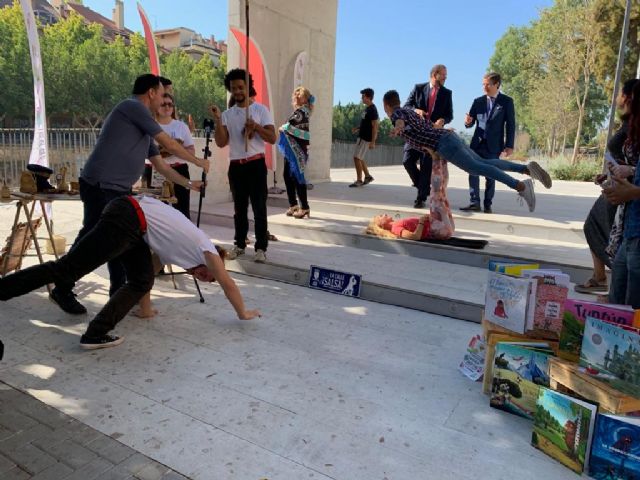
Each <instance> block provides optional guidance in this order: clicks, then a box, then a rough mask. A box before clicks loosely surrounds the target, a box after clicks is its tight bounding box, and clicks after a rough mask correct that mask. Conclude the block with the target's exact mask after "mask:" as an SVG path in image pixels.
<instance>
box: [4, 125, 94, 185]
mask: <svg viewBox="0 0 640 480" xmlns="http://www.w3.org/2000/svg"><path fill="white" fill-rule="evenodd" d="M99 132H100V130H97V129H96V130H93V129H84V128H51V129H49V130H48V138H47V140H48V143H49V164H50V165H51V167H52V168H53V169H57V168H59V167H60V166H62V165H65V166H66V167H67V171H68V172H69V173H70V174H71V176H73V177H77V176H78V174H79V173H80V169H81V168H82V166H83V165H84V162H85V161H86V159H87V156H88V155H89V153H90V152H91V150H92V149H93V147H94V145H95V144H96V139H97V138H98V133H99ZM32 143H33V129H32V128H0V175H2V178H3V179H5V180H6V181H7V183H8V184H10V185H11V186H17V185H18V182H19V180H20V173H21V172H22V171H23V170H24V169H25V167H26V165H27V163H29V155H30V154H31V145H32Z"/></svg>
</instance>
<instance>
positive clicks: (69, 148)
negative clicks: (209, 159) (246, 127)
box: [0, 128, 402, 186]
mask: <svg viewBox="0 0 640 480" xmlns="http://www.w3.org/2000/svg"><path fill="white" fill-rule="evenodd" d="M99 133H100V130H99V129H84V128H50V129H49V130H48V142H49V164H50V166H51V168H53V169H54V170H55V169H58V168H59V167H61V166H63V165H64V166H66V167H67V171H68V172H69V174H70V175H71V176H72V177H77V176H78V174H79V173H80V169H81V168H82V167H83V165H84V162H85V161H86V159H87V157H88V156H89V153H91V150H92V149H93V147H94V146H95V144H96V139H97V138H98V134H99ZM194 136H196V137H199V136H204V132H203V131H202V130H196V131H195V132H194ZM32 143H33V129H32V128H0V176H1V178H2V179H5V180H6V181H7V183H8V184H9V185H11V186H17V185H18V182H19V180H20V174H21V172H22V171H23V170H24V169H25V167H26V165H27V163H29V155H30V153H31V145H32ZM354 149H355V144H354V143H345V142H333V144H332V146H331V167H332V168H344V167H351V166H353V151H354ZM365 160H366V162H367V164H368V165H371V166H380V165H401V164H402V147H401V146H391V145H378V146H377V147H376V148H375V149H373V150H369V151H368V152H367V155H366V158H365Z"/></svg>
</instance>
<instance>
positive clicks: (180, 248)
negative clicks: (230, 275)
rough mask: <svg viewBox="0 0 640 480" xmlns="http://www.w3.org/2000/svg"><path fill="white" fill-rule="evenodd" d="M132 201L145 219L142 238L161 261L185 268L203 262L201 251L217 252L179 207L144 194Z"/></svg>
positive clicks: (216, 253) (202, 263)
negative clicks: (136, 204) (136, 203)
mask: <svg viewBox="0 0 640 480" xmlns="http://www.w3.org/2000/svg"><path fill="white" fill-rule="evenodd" d="M136 200H137V201H138V203H139V204H140V208H141V209H142V213H144V218H145V220H146V221H147V233H146V234H145V235H144V241H145V242H147V244H148V245H149V247H150V248H151V249H152V250H153V251H154V252H155V253H156V254H157V255H158V257H160V261H161V262H162V263H163V264H165V265H178V266H180V267H182V268H184V269H187V268H193V267H197V266H198V265H206V261H205V258H204V252H211V253H213V254H215V255H218V251H217V250H216V247H215V246H214V245H213V243H212V242H211V240H209V237H207V235H206V234H205V233H204V232H203V231H202V230H200V229H199V228H198V227H196V226H195V225H194V224H193V223H191V220H189V219H188V218H187V217H185V216H184V215H183V214H182V213H181V212H180V211H179V210H176V209H175V208H173V207H172V206H171V205H167V204H166V203H162V202H161V201H160V200H157V199H155V198H152V197H146V196H144V195H142V196H138V197H136Z"/></svg>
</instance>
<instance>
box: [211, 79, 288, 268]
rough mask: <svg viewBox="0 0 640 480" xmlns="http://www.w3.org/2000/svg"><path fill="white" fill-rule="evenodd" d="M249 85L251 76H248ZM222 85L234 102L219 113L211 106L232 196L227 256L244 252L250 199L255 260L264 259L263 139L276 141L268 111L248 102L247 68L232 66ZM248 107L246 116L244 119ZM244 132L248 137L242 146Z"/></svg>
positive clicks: (265, 242) (251, 85) (216, 137)
mask: <svg viewBox="0 0 640 480" xmlns="http://www.w3.org/2000/svg"><path fill="white" fill-rule="evenodd" d="M249 84H250V87H251V88H253V80H252V79H251V78H249ZM224 85H225V87H226V88H227V90H228V91H229V92H230V93H231V96H232V97H233V100H234V101H235V104H234V105H233V106H232V107H231V108H229V109H228V110H226V111H225V112H224V113H222V114H221V113H220V110H219V109H218V107H217V106H215V105H214V106H213V107H211V113H212V114H213V117H214V119H215V129H216V130H215V141H216V145H218V147H220V148H222V147H225V146H227V145H229V160H230V162H229V187H230V188H231V195H232V196H233V205H234V215H233V221H234V226H235V241H234V243H235V246H234V247H233V249H232V250H231V251H230V252H229V255H228V258H230V259H234V258H236V257H238V256H239V255H242V254H244V249H245V248H246V241H247V233H248V232H249V218H248V216H247V210H248V208H249V202H251V208H252V209H253V219H254V222H255V232H256V244H255V249H256V253H255V257H254V260H255V261H256V262H259V263H264V262H265V261H266V255H265V254H266V251H267V246H268V244H269V239H268V232H267V165H266V163H265V155H264V152H265V142H267V143H270V144H272V145H273V144H274V143H275V142H276V129H275V126H274V122H273V117H272V116H271V113H270V112H269V110H268V109H267V107H265V106H264V105H262V104H260V103H256V102H253V103H252V102H251V100H250V98H249V95H248V89H247V85H246V72H245V71H244V70H242V69H240V68H236V69H233V70H231V71H229V73H227V75H226V76H225V77H224ZM247 108H248V109H249V119H248V120H247ZM245 136H247V137H248V140H247V141H246V143H247V146H246V149H245Z"/></svg>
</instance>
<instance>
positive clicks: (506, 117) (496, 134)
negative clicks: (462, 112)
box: [460, 73, 516, 213]
mask: <svg viewBox="0 0 640 480" xmlns="http://www.w3.org/2000/svg"><path fill="white" fill-rule="evenodd" d="M500 81H501V79H500V74H498V73H487V74H486V75H485V76H484V77H483V79H482V89H483V90H484V93H485V95H483V96H481V97H478V98H476V99H475V100H474V101H473V104H472V105H471V110H470V111H469V113H467V115H466V116H465V119H464V125H465V127H467V128H470V127H472V126H473V125H474V124H475V125H476V130H475V132H473V138H472V139H471V150H473V151H474V152H476V153H477V154H478V155H480V156H481V157H482V158H498V157H500V155H501V154H503V153H504V155H505V156H507V157H508V156H509V155H511V154H512V153H513V144H514V140H515V135H516V114H515V109H514V107H513V99H512V98H511V97H509V96H507V95H504V94H503V93H501V92H500ZM495 192H496V181H495V180H493V179H491V178H485V189H484V212H485V213H492V210H491V204H492V202H493V196H494V195H495ZM469 193H470V195H471V203H470V204H469V205H468V206H466V207H462V208H461V209H460V210H462V211H465V212H479V211H480V177H478V176H477V175H469Z"/></svg>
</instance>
